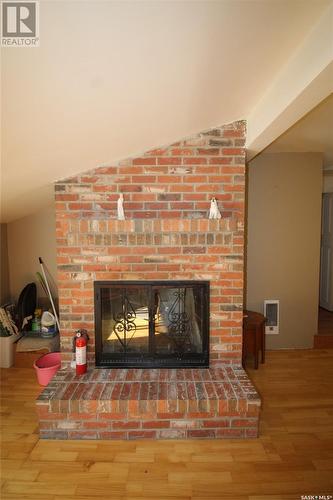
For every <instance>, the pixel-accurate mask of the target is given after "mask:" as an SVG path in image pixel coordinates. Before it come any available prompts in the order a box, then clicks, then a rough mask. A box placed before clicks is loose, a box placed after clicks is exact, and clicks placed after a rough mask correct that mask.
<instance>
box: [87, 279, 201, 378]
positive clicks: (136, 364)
mask: <svg viewBox="0 0 333 500" xmlns="http://www.w3.org/2000/svg"><path fill="white" fill-rule="evenodd" d="M139 286H140V287H146V288H148V289H149V304H148V310H149V341H148V352H147V353H143V354H142V353H131V352H126V353H121V352H119V353H104V352H103V338H102V301H101V290H102V289H104V288H110V289H112V288H113V289H126V288H128V289H133V288H136V287H139ZM193 287H200V308H201V310H200V316H201V321H200V324H201V327H202V329H203V338H202V352H200V353H195V352H193V353H172V354H166V353H163V354H160V353H156V350H155V335H154V328H155V324H154V316H155V310H156V304H155V291H156V289H158V288H179V289H182V288H185V289H186V288H193ZM94 303H95V363H96V367H97V368H180V367H181V368H196V367H197V368H199V367H202V368H205V367H208V366H209V281H197V280H185V281H179V280H177V281H173V280H169V281H95V282H94Z"/></svg>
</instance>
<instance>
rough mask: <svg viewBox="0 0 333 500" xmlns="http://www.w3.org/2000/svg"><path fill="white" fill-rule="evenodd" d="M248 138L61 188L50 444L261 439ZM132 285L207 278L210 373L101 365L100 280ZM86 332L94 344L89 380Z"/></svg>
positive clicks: (46, 410)
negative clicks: (254, 369)
mask: <svg viewBox="0 0 333 500" xmlns="http://www.w3.org/2000/svg"><path fill="white" fill-rule="evenodd" d="M245 132H246V129H245V123H244V122H242V121H239V122H235V123H232V124H228V125H224V126H221V127H218V128H214V129H211V130H208V131H205V132H202V133H200V134H197V135H195V136H193V137H190V138H186V139H184V140H181V141H179V142H177V143H174V144H171V145H170V146H167V147H162V148H158V149H154V150H151V151H148V152H147V153H144V154H143V155H141V156H139V157H136V158H131V159H127V160H124V161H121V162H119V163H118V164H116V165H111V166H106V167H99V168H96V169H94V170H92V171H90V172H86V173H83V174H81V175H78V176H76V177H73V178H70V179H65V180H63V181H59V182H57V183H56V186H55V191H56V220H57V222H56V231H57V263H58V283H59V307H60V320H61V352H62V365H63V366H62V370H60V371H59V372H58V374H57V375H56V377H55V378H54V379H53V380H52V381H51V383H50V384H49V386H48V387H47V388H46V389H45V390H44V391H43V392H42V394H41V395H40V397H39V399H38V400H37V410H38V413H39V418H40V432H41V437H45V438H48V437H51V438H57V437H58V438H94V439H96V438H101V439H103V438H121V439H122V438H135V437H147V438H183V437H209V438H212V437H254V436H256V435H257V429H258V415H259V408H260V399H259V397H258V395H257V393H256V391H255V389H254V388H253V386H252V384H251V382H250V381H249V379H248V378H247V375H246V374H245V372H244V371H243V369H242V368H241V366H240V365H241V351H242V309H243V302H242V300H243V264H244V196H245V149H244V144H245ZM120 193H122V194H123V197H124V211H125V217H126V220H117V200H118V198H119V194H120ZM212 197H216V199H217V201H218V206H219V209H220V212H221V214H222V218H221V219H219V220H208V212H209V206H210V200H211V198H212ZM127 280H130V281H133V280H135V281H145V280H147V281H150V282H151V281H154V280H158V281H161V280H192V281H202V280H204V281H208V282H209V285H210V286H209V288H210V301H209V302H210V303H209V309H210V320H209V346H210V347H209V351H210V352H209V359H210V365H209V366H210V367H209V368H206V369H205V368H202V369H201V368H200V369H170V370H164V369H150V370H145V369H140V368H139V367H138V368H135V369H130V368H129V369H126V370H124V369H118V370H117V369H114V368H113V369H111V370H110V369H105V368H103V369H96V368H95V330H94V325H95V323H94V321H95V317H94V282H97V281H103V282H105V281H122V282H124V281H127ZM79 328H84V329H86V330H88V333H89V336H90V342H89V365H90V368H89V371H88V373H87V374H86V375H84V376H83V377H81V378H78V377H76V376H75V374H73V370H72V369H71V368H70V360H71V358H72V352H71V350H72V339H73V335H74V333H75V331H76V330H77V329H79Z"/></svg>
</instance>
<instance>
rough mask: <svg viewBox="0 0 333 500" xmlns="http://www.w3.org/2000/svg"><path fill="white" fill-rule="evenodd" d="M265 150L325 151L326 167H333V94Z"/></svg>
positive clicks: (273, 151)
mask: <svg viewBox="0 0 333 500" xmlns="http://www.w3.org/2000/svg"><path fill="white" fill-rule="evenodd" d="M265 152H270V153H285V152H291V153H306V152H311V153H323V165H324V168H330V167H331V168H333V94H332V95H330V97H328V98H327V99H325V100H324V101H323V102H322V103H321V104H319V106H317V107H316V108H315V109H313V110H312V111H311V112H310V113H308V114H307V115H306V116H305V117H304V118H302V119H301V120H300V121H299V122H297V123H296V124H295V125H294V126H293V127H291V128H290V129H289V130H287V131H286V132H285V133H284V134H282V135H281V136H280V137H279V138H278V139H276V141H274V142H273V143H272V144H271V145H270V146H269V147H268V148H266V150H265Z"/></svg>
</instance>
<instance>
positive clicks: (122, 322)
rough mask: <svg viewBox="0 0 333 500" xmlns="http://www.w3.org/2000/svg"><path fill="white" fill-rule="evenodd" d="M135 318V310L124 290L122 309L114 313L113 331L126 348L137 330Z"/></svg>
mask: <svg viewBox="0 0 333 500" xmlns="http://www.w3.org/2000/svg"><path fill="white" fill-rule="evenodd" d="M135 318H136V313H135V310H134V308H133V306H132V304H131V303H130V301H129V298H128V297H127V295H126V291H125V290H124V291H123V294H122V306H121V311H119V312H118V313H117V314H114V315H113V319H114V321H115V325H114V327H113V331H114V333H115V335H116V336H117V339H118V340H119V342H120V344H121V345H122V346H123V348H124V349H125V350H126V348H127V346H128V344H129V342H130V341H131V339H132V338H133V336H134V334H135V332H136V324H135Z"/></svg>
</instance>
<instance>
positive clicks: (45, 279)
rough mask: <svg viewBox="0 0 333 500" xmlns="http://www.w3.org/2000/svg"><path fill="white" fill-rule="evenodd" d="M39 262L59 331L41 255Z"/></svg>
mask: <svg viewBox="0 0 333 500" xmlns="http://www.w3.org/2000/svg"><path fill="white" fill-rule="evenodd" d="M39 263H40V267H41V268H42V273H43V278H44V281H45V284H46V288H47V293H48V294H49V299H50V302H51V305H52V310H53V314H54V317H55V320H56V323H57V327H58V331H59V332H60V325H59V320H58V316H57V311H56V309H55V306H54V303H53V299H52V295H51V291H50V287H49V284H48V281H47V277H46V274H45V271H44V266H43V261H42V258H41V257H39Z"/></svg>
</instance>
